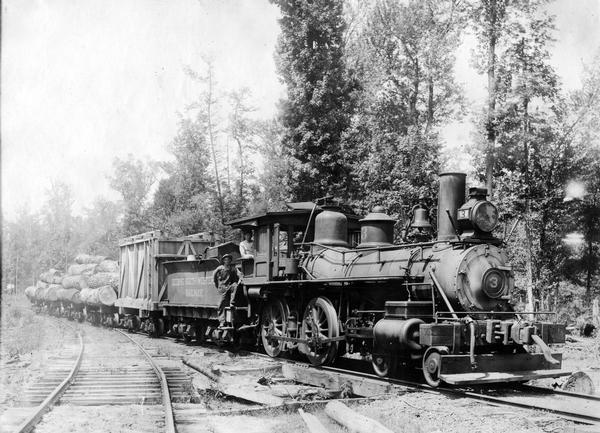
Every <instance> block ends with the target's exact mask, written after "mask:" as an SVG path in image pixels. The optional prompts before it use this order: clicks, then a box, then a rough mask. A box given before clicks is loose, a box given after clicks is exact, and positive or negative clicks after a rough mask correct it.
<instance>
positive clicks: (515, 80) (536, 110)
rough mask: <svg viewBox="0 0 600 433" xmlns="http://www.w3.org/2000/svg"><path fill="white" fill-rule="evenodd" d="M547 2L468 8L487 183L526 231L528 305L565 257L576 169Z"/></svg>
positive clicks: (543, 292) (520, 256)
mask: <svg viewBox="0 0 600 433" xmlns="http://www.w3.org/2000/svg"><path fill="white" fill-rule="evenodd" d="M545 3H546V2H545V1H522V2H521V1H516V2H510V3H509V2H499V1H494V2H492V1H485V2H481V3H477V7H475V8H474V11H475V12H477V13H472V15H471V17H472V18H473V19H474V20H475V22H476V25H475V27H476V29H477V30H478V32H477V36H478V38H479V41H480V51H479V61H480V67H481V72H484V73H487V75H488V92H489V98H488V106H487V112H486V113H484V118H485V120H484V121H483V122H482V123H483V124H484V128H483V129H484V132H483V134H482V136H483V140H482V143H481V144H482V148H484V154H485V155H486V160H485V163H484V165H485V166H484V167H483V168H482V171H484V172H485V176H484V177H485V179H486V184H487V185H488V188H491V179H492V177H493V178H494V179H496V189H497V191H494V197H495V199H496V200H497V201H498V202H499V203H500V205H501V208H502V209H504V210H505V212H506V213H507V214H509V215H512V216H513V217H517V216H520V217H521V218H522V221H523V226H522V228H521V229H520V231H519V233H520V234H521V235H522V237H521V238H520V239H519V238H517V240H516V243H515V244H513V245H511V248H512V249H513V250H512V253H513V256H514V258H515V262H516V264H517V266H519V265H522V266H523V267H524V268H525V277H524V279H523V284H524V285H525V287H526V297H527V303H528V308H527V309H528V310H533V309H534V300H535V299H536V298H537V299H542V300H543V299H546V298H547V297H548V295H549V289H550V288H552V287H555V284H554V282H555V279H556V277H557V270H558V269H560V268H561V266H562V265H563V263H564V262H565V259H566V256H567V254H566V252H565V251H564V248H563V246H562V245H561V224H560V223H559V222H560V221H564V220H565V209H564V206H563V204H562V198H563V194H562V190H563V188H564V183H565V181H566V179H567V178H568V176H569V175H570V173H572V172H573V170H576V164H575V152H574V149H573V146H572V142H571V140H569V139H567V138H566V136H565V130H567V129H568V126H567V120H568V119H567V118H568V107H567V106H566V104H565V103H564V101H563V100H562V98H561V97H560V89H559V83H558V79H557V76H556V73H555V72H554V70H553V68H552V66H551V64H550V53H549V50H548V47H549V45H550V44H551V42H552V40H553V39H552V35H553V31H554V17H553V16H550V15H548V14H547V13H545V12H544V11H543V8H542V6H543V5H544V4H545ZM472 12H473V11H472ZM490 191H491V190H490ZM490 191H488V192H490Z"/></svg>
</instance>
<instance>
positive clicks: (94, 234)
mask: <svg viewBox="0 0 600 433" xmlns="http://www.w3.org/2000/svg"><path fill="white" fill-rule="evenodd" d="M123 217H124V215H123V203H115V202H113V201H111V200H107V199H106V198H103V197H98V198H96V199H95V200H94V202H93V204H92V206H91V207H90V208H87V209H85V210H84V218H83V220H82V224H81V226H80V228H79V232H80V238H81V240H80V243H79V245H78V246H77V247H76V251H84V252H87V253H89V254H94V255H99V256H107V257H111V258H113V259H116V258H117V257H118V245H119V239H121V238H122V237H123V232H122V230H123V222H122V219H123Z"/></svg>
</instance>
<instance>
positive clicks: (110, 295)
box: [96, 286, 117, 307]
mask: <svg viewBox="0 0 600 433" xmlns="http://www.w3.org/2000/svg"><path fill="white" fill-rule="evenodd" d="M96 290H98V300H99V301H100V303H101V304H103V305H107V306H109V307H112V306H113V305H115V301H116V300H117V291H116V290H115V288H114V287H113V286H102V287H99V288H98V289H96Z"/></svg>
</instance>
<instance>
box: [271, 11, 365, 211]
mask: <svg viewBox="0 0 600 433" xmlns="http://www.w3.org/2000/svg"><path fill="white" fill-rule="evenodd" d="M272 1H273V3H275V4H276V5H278V6H279V8H280V10H281V15H282V17H281V19H280V20H279V24H280V26H281V35H280V37H279V42H278V45H277V57H276V61H277V66H278V70H279V73H280V75H281V78H282V80H283V82H284V83H285V84H286V87H287V99H286V100H285V101H283V102H282V103H281V108H280V122H281V124H282V126H283V128H284V135H283V137H282V139H283V148H284V149H288V151H289V159H290V160H292V161H293V162H294V165H293V169H292V170H291V171H290V172H289V173H287V179H286V181H285V182H286V183H287V184H289V185H291V190H292V194H293V196H294V198H295V199H298V200H308V199H313V198H315V197H319V196H323V195H325V194H326V193H327V192H328V191H329V189H330V188H334V189H338V190H342V189H344V188H345V187H346V185H347V182H348V175H349V167H348V162H347V161H344V160H343V159H342V158H340V155H341V153H340V141H341V136H342V133H343V132H344V130H345V129H346V128H347V127H348V125H349V122H350V116H351V113H352V110H353V105H352V98H351V92H352V90H353V89H354V88H355V86H356V84H355V82H354V80H352V79H351V77H350V74H349V73H348V71H347V69H346V66H345V63H344V31H345V27H346V25H345V22H344V16H343V1H342V0H333V1H327V2H313V1H311V0H291V1H290V0H272Z"/></svg>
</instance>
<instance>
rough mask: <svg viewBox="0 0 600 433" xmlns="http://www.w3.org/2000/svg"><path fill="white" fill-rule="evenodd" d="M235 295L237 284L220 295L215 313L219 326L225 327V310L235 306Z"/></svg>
mask: <svg viewBox="0 0 600 433" xmlns="http://www.w3.org/2000/svg"><path fill="white" fill-rule="evenodd" d="M236 294H237V284H236V285H234V286H233V287H231V286H230V287H228V288H227V290H225V291H224V292H223V293H221V299H220V300H219V308H218V310H217V313H218V315H219V326H223V325H225V308H226V307H234V306H235V296H236Z"/></svg>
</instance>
